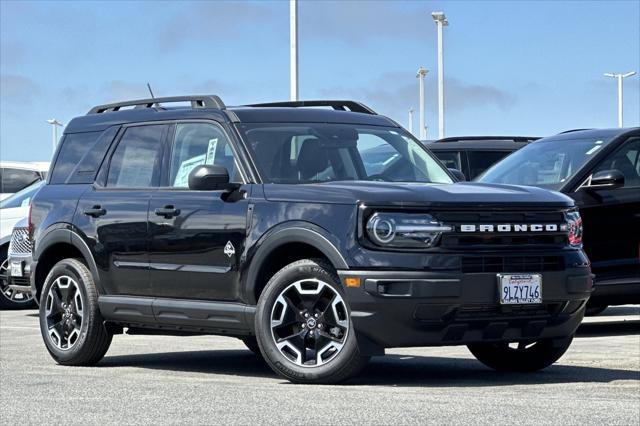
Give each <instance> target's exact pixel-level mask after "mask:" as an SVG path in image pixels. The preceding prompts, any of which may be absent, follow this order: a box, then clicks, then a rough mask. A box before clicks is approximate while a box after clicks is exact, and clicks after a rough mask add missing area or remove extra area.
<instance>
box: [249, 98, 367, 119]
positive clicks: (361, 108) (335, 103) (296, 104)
mask: <svg viewBox="0 0 640 426" xmlns="http://www.w3.org/2000/svg"><path fill="white" fill-rule="evenodd" d="M247 106H250V107H258V108H262V107H289V108H302V107H322V106H328V107H331V108H333V109H335V110H338V111H351V112H361V113H363V114H371V115H378V114H377V113H376V112H375V111H374V110H372V109H371V108H369V107H368V106H366V105H364V104H361V103H360V102H356V101H339V100H322V101H285V102H268V103H263V104H251V105H247Z"/></svg>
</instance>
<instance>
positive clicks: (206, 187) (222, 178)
mask: <svg viewBox="0 0 640 426" xmlns="http://www.w3.org/2000/svg"><path fill="white" fill-rule="evenodd" d="M228 184H229V172H228V171H227V169H226V168H225V167H224V166H218V165H215V164H201V165H199V166H196V167H194V168H193V170H191V173H189V189H193V190H195V191H212V190H216V189H222V188H224V187H225V186H227V185H228Z"/></svg>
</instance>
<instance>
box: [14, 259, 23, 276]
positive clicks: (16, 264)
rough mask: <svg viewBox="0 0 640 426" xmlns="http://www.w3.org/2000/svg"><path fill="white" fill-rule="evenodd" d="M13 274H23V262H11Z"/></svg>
mask: <svg viewBox="0 0 640 426" xmlns="http://www.w3.org/2000/svg"><path fill="white" fill-rule="evenodd" d="M11 276H12V277H21V276H22V262H11Z"/></svg>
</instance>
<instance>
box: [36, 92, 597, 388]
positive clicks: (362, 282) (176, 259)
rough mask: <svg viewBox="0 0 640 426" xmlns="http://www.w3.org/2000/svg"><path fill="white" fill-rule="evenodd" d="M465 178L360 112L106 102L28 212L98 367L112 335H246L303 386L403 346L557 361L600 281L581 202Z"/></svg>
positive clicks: (46, 335)
mask: <svg viewBox="0 0 640 426" xmlns="http://www.w3.org/2000/svg"><path fill="white" fill-rule="evenodd" d="M172 103H178V106H174V107H169V105H170V104H172ZM185 103H186V105H184V104H185ZM381 145H383V146H384V145H388V146H390V147H391V148H392V150H391V151H392V152H390V153H389V155H386V156H383V157H381V156H380V155H379V152H380V150H378V149H377V148H378V147H380V146H381ZM454 181H455V179H454V177H453V175H452V174H451V173H450V172H449V171H448V170H447V169H446V168H445V167H443V165H442V164H441V163H440V162H439V161H438V160H436V159H434V157H433V156H432V155H431V154H429V152H428V151H427V150H426V149H424V147H423V146H422V145H421V144H420V143H419V142H418V141H417V140H416V139H415V138H413V137H412V136H411V135H410V134H409V133H408V132H407V131H405V130H404V129H402V128H401V127H400V126H399V125H398V124H397V123H395V122H394V121H392V120H390V119H389V118H386V117H383V116H380V115H377V114H376V113H375V112H373V111H372V110H371V109H370V108H368V107H366V106H364V105H362V104H360V103H357V102H353V101H306V102H285V103H272V104H258V105H248V106H240V107H225V105H224V104H223V102H222V101H221V100H220V98H219V97H217V96H196V97H175V98H161V99H160V98H155V99H146V100H139V101H131V102H123V103H116V104H109V105H102V106H97V107H95V108H93V109H92V110H91V111H89V113H88V114H87V115H85V116H82V117H78V118H75V119H74V120H72V121H71V122H70V123H69V125H68V126H67V127H66V130H65V134H64V137H63V139H62V141H61V143H60V146H59V148H58V151H57V153H56V155H55V160H54V166H53V167H52V169H51V173H50V175H49V177H48V181H47V184H46V185H45V186H43V188H42V189H41V190H40V191H39V192H38V194H37V195H36V196H35V198H34V200H33V203H32V210H31V213H30V225H29V226H30V232H31V235H32V237H33V244H34V249H33V262H34V263H33V273H32V282H31V285H32V292H33V294H34V297H36V298H38V300H39V301H40V327H41V331H42V335H43V339H44V343H45V345H46V347H47V349H48V351H49V353H50V354H51V356H52V357H53V358H54V359H55V360H56V361H57V362H58V363H60V364H64V365H90V364H95V363H97V362H98V361H100V359H102V357H103V356H104V354H105V353H106V351H107V349H108V348H109V345H110V343H111V339H112V336H113V334H115V333H123V332H125V331H126V332H127V333H128V334H144V333H149V334H167V335H195V334H221V335H228V336H235V337H238V338H240V339H242V340H243V341H244V342H245V343H246V345H247V346H248V348H249V349H251V350H252V351H254V352H256V353H259V354H261V355H262V356H263V357H264V359H265V360H266V362H267V363H268V364H269V365H270V366H271V367H272V368H273V369H274V370H275V371H276V372H277V373H279V374H281V375H282V376H284V377H286V378H287V379H289V380H291V381H293V382H304V383H333V382H338V381H342V380H345V379H347V378H348V377H350V376H352V375H354V374H356V373H357V372H358V371H359V370H360V369H361V368H362V367H363V366H364V365H365V363H366V362H367V360H368V359H369V357H370V356H372V355H383V354H384V349H385V348H389V347H400V346H427V345H431V346H437V345H468V347H469V349H470V350H471V352H472V353H473V354H474V355H475V356H476V357H477V358H478V359H479V360H480V361H481V362H483V363H484V364H486V365H488V366H490V367H492V368H494V369H496V370H503V371H504V370H509V371H535V370H539V369H541V368H544V367H547V366H548V365H550V364H552V363H553V362H555V361H556V360H557V359H559V358H560V357H561V356H562V354H563V353H564V352H565V351H566V350H567V348H568V347H569V345H570V343H571V340H572V337H573V335H574V333H575V331H576V329H577V327H578V325H579V324H580V322H581V320H582V317H583V315H584V307H585V304H586V302H587V299H588V298H589V294H590V292H591V288H592V278H591V272H590V267H589V261H588V259H587V257H586V256H585V254H584V252H583V251H582V248H581V233H582V228H581V225H580V216H579V215H578V212H577V211H576V209H575V207H574V204H573V201H572V200H571V199H570V198H568V197H566V196H564V195H562V194H558V193H553V192H549V191H546V190H544V189H538V188H525V187H522V188H520V187H513V186H504V185H483V184H473V183H455V182H454Z"/></svg>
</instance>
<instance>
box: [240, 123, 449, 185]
mask: <svg viewBox="0 0 640 426" xmlns="http://www.w3.org/2000/svg"><path fill="white" fill-rule="evenodd" d="M238 128H239V130H240V132H242V133H243V134H244V136H245V140H246V141H247V145H248V148H249V150H250V151H251V153H252V157H253V158H254V161H255V163H256V165H257V167H258V170H259V172H260V175H261V176H262V178H263V180H264V181H265V182H269V183H294V184H295V183H318V182H331V181H343V180H375V181H387V182H424V183H452V179H451V178H450V177H449V175H448V174H447V172H446V171H445V170H444V169H443V168H442V166H441V165H440V164H439V163H438V162H437V161H436V160H434V159H433V157H431V155H430V154H429V153H428V152H427V151H425V149H424V148H423V147H422V146H421V145H420V143H419V142H417V141H415V140H414V139H413V138H411V137H410V136H409V135H408V134H405V133H404V132H403V131H401V130H400V129H396V128H386V127H378V126H356V125H349V124H327V123H310V124H306V123H305V124H303V123H290V124H282V123H269V124H264V123H260V124H242V125H239V126H238Z"/></svg>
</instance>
